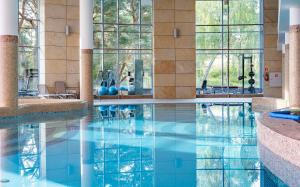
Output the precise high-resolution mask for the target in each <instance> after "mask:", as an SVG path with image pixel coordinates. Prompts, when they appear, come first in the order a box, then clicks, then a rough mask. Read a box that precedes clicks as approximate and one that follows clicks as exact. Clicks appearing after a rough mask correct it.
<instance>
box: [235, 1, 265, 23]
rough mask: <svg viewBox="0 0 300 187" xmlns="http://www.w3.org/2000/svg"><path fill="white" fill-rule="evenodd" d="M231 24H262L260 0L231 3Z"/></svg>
mask: <svg viewBox="0 0 300 187" xmlns="http://www.w3.org/2000/svg"><path fill="white" fill-rule="evenodd" d="M229 7H230V8H229V18H230V19H229V21H230V24H260V23H261V21H260V12H261V11H260V9H261V8H260V0H235V1H229Z"/></svg>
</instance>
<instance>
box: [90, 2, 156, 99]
mask: <svg viewBox="0 0 300 187" xmlns="http://www.w3.org/2000/svg"><path fill="white" fill-rule="evenodd" d="M93 64H94V65H93V77H94V88H95V89H98V88H99V87H100V85H101V84H102V85H105V84H106V87H108V88H109V87H110V86H111V85H110V84H111V82H112V80H113V82H115V83H116V84H115V85H116V87H117V88H119V87H122V88H123V90H125V91H126V89H127V90H128V88H129V86H130V84H132V85H133V86H136V85H139V84H140V85H139V86H140V87H141V90H142V92H143V93H142V94H149V93H151V88H152V0H94V59H93ZM139 73H140V74H141V75H140V76H137V74H139ZM137 83H138V84H137ZM136 89H137V88H136ZM133 94H135V92H133ZM138 94H141V93H138Z"/></svg>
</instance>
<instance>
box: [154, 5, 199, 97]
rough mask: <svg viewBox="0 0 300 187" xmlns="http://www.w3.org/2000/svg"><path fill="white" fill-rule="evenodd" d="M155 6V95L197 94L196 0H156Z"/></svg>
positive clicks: (182, 95)
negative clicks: (174, 31)
mask: <svg viewBox="0 0 300 187" xmlns="http://www.w3.org/2000/svg"><path fill="white" fill-rule="evenodd" d="M153 9H154V10H153V12H154V22H153V25H154V75H153V78H154V98H157V99H172V98H195V97H196V75H195V74H196V71H195V58H196V56H195V0H185V1H182V0H154V7H153ZM174 28H177V29H178V31H179V37H178V38H174V36H173V30H174Z"/></svg>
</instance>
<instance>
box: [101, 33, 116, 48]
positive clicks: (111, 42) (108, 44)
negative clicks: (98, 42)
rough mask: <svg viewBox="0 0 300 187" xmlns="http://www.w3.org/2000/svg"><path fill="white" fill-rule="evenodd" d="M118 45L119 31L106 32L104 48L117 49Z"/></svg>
mask: <svg viewBox="0 0 300 187" xmlns="http://www.w3.org/2000/svg"><path fill="white" fill-rule="evenodd" d="M117 47H118V41H117V32H104V48H108V49H116V48H117Z"/></svg>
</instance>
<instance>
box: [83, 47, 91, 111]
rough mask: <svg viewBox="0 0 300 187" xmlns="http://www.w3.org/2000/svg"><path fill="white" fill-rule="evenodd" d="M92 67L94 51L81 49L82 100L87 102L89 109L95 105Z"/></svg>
mask: <svg viewBox="0 0 300 187" xmlns="http://www.w3.org/2000/svg"><path fill="white" fill-rule="evenodd" d="M92 67H93V50H92V49H81V54H80V99H81V100H84V101H87V102H88V105H89V107H92V106H93V104H94V95H93V75H92V72H93V71H92Z"/></svg>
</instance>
